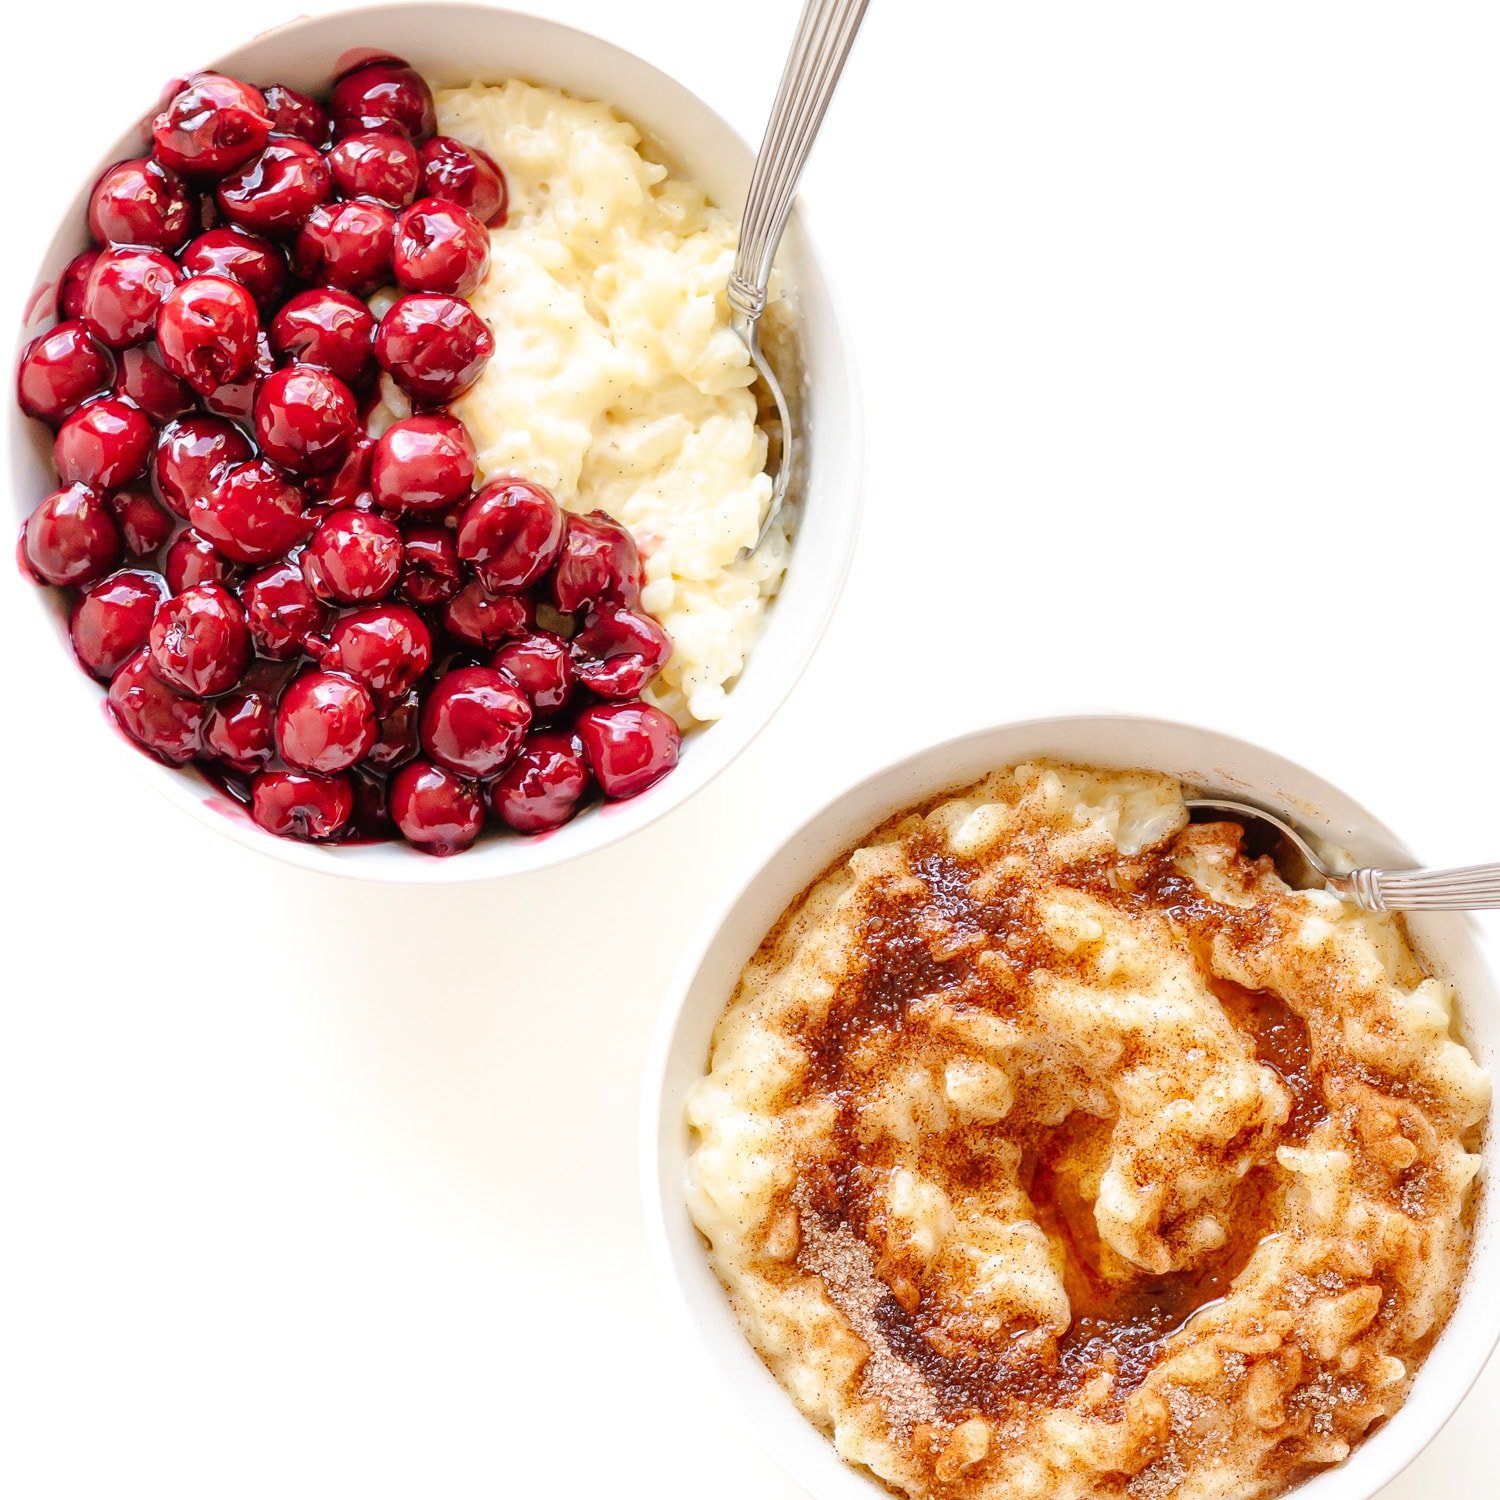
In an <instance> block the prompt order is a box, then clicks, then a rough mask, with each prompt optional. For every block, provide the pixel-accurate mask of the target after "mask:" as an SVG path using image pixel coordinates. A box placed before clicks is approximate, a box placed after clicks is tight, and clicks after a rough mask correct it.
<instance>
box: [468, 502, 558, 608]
mask: <svg viewBox="0 0 1500 1500" xmlns="http://www.w3.org/2000/svg"><path fill="white" fill-rule="evenodd" d="M562 547H563V513H562V512H561V511H560V510H559V509H558V508H557V502H556V501H555V500H554V499H553V498H552V496H551V495H549V494H548V493H547V492H546V490H544V489H543V488H542V487H541V486H540V485H539V484H531V483H529V482H528V481H527V480H524V479H516V478H514V477H510V476H507V477H505V478H503V479H497V480H495V481H493V482H492V483H490V484H487V485H485V487H484V488H483V489H482V490H480V492H479V493H478V494H477V495H476V496H475V497H474V498H473V499H472V500H471V501H470V502H469V504H468V505H467V506H466V507H465V508H464V513H463V518H462V519H461V520H460V521H459V524H458V555H459V557H460V558H462V559H463V561H464V562H466V563H468V564H469V566H470V567H471V568H473V570H474V572H475V575H476V576H477V577H478V579H479V581H480V582H481V583H482V584H484V586H485V588H487V589H488V590H489V591H490V592H491V593H492V594H519V593H521V592H522V591H523V590H525V589H529V588H530V587H531V586H532V585H533V584H534V583H536V582H537V580H538V579H540V578H541V577H543V576H544V575H545V574H546V572H547V571H548V569H550V568H551V567H552V565H553V564H554V563H555V562H556V561H557V559H558V555H559V554H560V553H561V552H562Z"/></svg>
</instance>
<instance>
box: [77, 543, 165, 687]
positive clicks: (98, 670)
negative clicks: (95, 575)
mask: <svg viewBox="0 0 1500 1500" xmlns="http://www.w3.org/2000/svg"><path fill="white" fill-rule="evenodd" d="M165 597H166V585H165V584H164V583H163V582H162V581H161V579H160V578H159V577H158V576H157V575H156V574H155V573H143V572H137V571H134V570H132V569H126V570H124V571H123V572H119V573H111V574H110V575H109V577H108V578H103V579H101V580H100V581H99V582H98V583H96V584H94V585H93V587H92V588H89V589H86V590H85V591H84V593H83V595H82V597H81V598H80V599H79V601H78V603H77V605H76V606H75V607H74V610H73V618H72V620H71V621H70V622H69V626H68V632H69V634H70V635H71V636H72V637H73V651H74V653H75V654H76V655H77V657H78V660H79V661H80V662H82V663H83V666H84V669H85V670H86V671H88V672H92V673H93V675H94V676H95V677H102V678H104V680H105V681H106V682H107V681H108V680H109V679H110V678H111V677H113V676H114V675H115V673H116V672H118V671H119V670H120V668H121V667H122V666H123V665H124V664H125V662H126V661H128V660H129V659H130V657H132V656H134V655H135V653H136V652H137V651H139V650H140V648H141V647H142V646H144V645H145V644H146V638H147V637H148V636H149V635H150V633H151V621H152V618H153V617H154V616H155V614H156V606H157V605H158V604H159V603H160V602H161V601H162V599H164V598H165Z"/></svg>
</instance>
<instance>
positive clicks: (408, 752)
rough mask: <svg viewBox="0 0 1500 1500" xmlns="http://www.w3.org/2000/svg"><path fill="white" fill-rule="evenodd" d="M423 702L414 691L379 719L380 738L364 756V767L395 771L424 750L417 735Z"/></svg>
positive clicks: (389, 708) (390, 707)
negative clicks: (418, 719)
mask: <svg viewBox="0 0 1500 1500" xmlns="http://www.w3.org/2000/svg"><path fill="white" fill-rule="evenodd" d="M420 711H421V702H420V700H419V699H418V697H417V694H416V691H415V690H413V691H411V692H409V693H406V694H404V695H403V696H402V697H401V698H399V699H397V701H396V702H395V703H393V704H391V705H390V706H389V707H388V708H387V709H386V710H385V712H384V713H383V714H382V715H381V717H380V738H379V739H378V740H376V741H375V748H374V749H373V750H371V751H370V753H369V754H368V755H367V756H365V765H367V766H369V767H370V768H372V769H373V770H377V771H394V770H395V769H396V767H397V766H404V765H405V764H406V763H407V761H409V760H415V759H416V758H417V754H418V752H419V751H420V750H421V748H422V743H421V739H420V737H419V735H418V733H417V717H418V714H419V713H420Z"/></svg>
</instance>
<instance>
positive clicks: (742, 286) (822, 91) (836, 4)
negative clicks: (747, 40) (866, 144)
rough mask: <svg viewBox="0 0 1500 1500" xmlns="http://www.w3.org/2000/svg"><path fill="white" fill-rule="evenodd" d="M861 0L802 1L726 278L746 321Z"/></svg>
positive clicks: (767, 274)
mask: <svg viewBox="0 0 1500 1500" xmlns="http://www.w3.org/2000/svg"><path fill="white" fill-rule="evenodd" d="M868 4H869V0H807V4H806V5H804V6H803V8H802V19H801V20H800V21H799V22H798V23H797V36H796V39H795V40H794V41H793V42H792V50H791V54H790V55H789V56H788V58H787V60H786V68H785V70H784V71H783V73H782V75H781V85H780V87H779V88H778V89H777V90H776V102H775V104H773V105H772V106H771V118H770V120H769V121H768V122H767V124H766V135H765V139H764V140H763V141H762V142H761V143H760V155H759V156H757V157H756V158H755V172H754V174H753V175H752V176H751V178H750V192H749V196H748V197H747V198H746V199H745V215H744V220H743V222H742V223H741V225H740V246H739V251H738V252H737V254H736V255H735V258H734V270H733V271H732V272H731V273H730V277H729V305H730V307H731V308H733V309H734V311H735V313H737V314H738V315H739V316H740V317H741V318H743V319H744V320H745V322H746V323H747V324H754V322H755V321H756V319H757V318H759V317H760V315H761V312H762V311H763V310H764V308H765V305H766V286H767V284H768V283H769V281H770V279H771V262H772V261H773V260H774V259H775V258H776V247H777V245H779V244H780V243H781V233H782V231H783V230H784V229H785V228H786V221H787V215H788V214H790V213H791V211H792V199H793V198H794V197H795V196H796V192H797V180H798V178H800V177H801V176H802V166H803V163H804V162H806V160H807V153H808V152H809V151H810V150H811V149H812V143H813V139H814V137H815V136H816V135H817V133H818V127H819V125H821V124H822V123H823V115H824V113H825V112H826V111H827V109H828V101H829V100H830V99H831V98H832V97H833V90H834V86H835V85H836V84H837V83H838V81H839V74H840V73H842V72H843V71H844V59H845V58H846V57H848V55H849V48H850V47H851V46H852V45H853V42H854V34H855V32H857V31H858V30H859V23H860V22H861V21H862V20H863V19H864V14H865V7H866V5H868Z"/></svg>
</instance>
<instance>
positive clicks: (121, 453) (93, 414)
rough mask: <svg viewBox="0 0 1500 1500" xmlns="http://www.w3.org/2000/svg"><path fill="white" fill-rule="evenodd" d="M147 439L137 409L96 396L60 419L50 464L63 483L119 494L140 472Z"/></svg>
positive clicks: (142, 414)
mask: <svg viewBox="0 0 1500 1500" xmlns="http://www.w3.org/2000/svg"><path fill="white" fill-rule="evenodd" d="M152 435H153V430H152V427H151V423H150V420H149V419H148V418H147V416H146V414H145V412H143V411H142V410H141V409H140V408H139V407H136V406H132V405H131V404H130V402H128V401H122V400H121V399H120V398H119V397H118V396H101V397H100V398H99V399H98V400H97V401H90V402H89V403H88V404H87V405H86V406H80V407H79V408H78V410H77V411H75V412H73V413H72V414H71V415H70V416H68V417H66V418H64V420H63V424H62V426H61V427H59V428H58V429H57V436H56V438H55V439H54V440H53V443H52V464H53V467H54V468H55V469H56V470H57V477H58V478H59V479H60V480H62V482H63V483H64V484H85V485H88V486H89V488H90V489H95V490H115V489H119V487H120V486H121V485H122V484H129V483H130V481H131V480H132V479H139V478H140V476H141V475H142V474H144V473H145V472H146V461H147V459H148V458H149V457H150V455H151V439H152Z"/></svg>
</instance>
